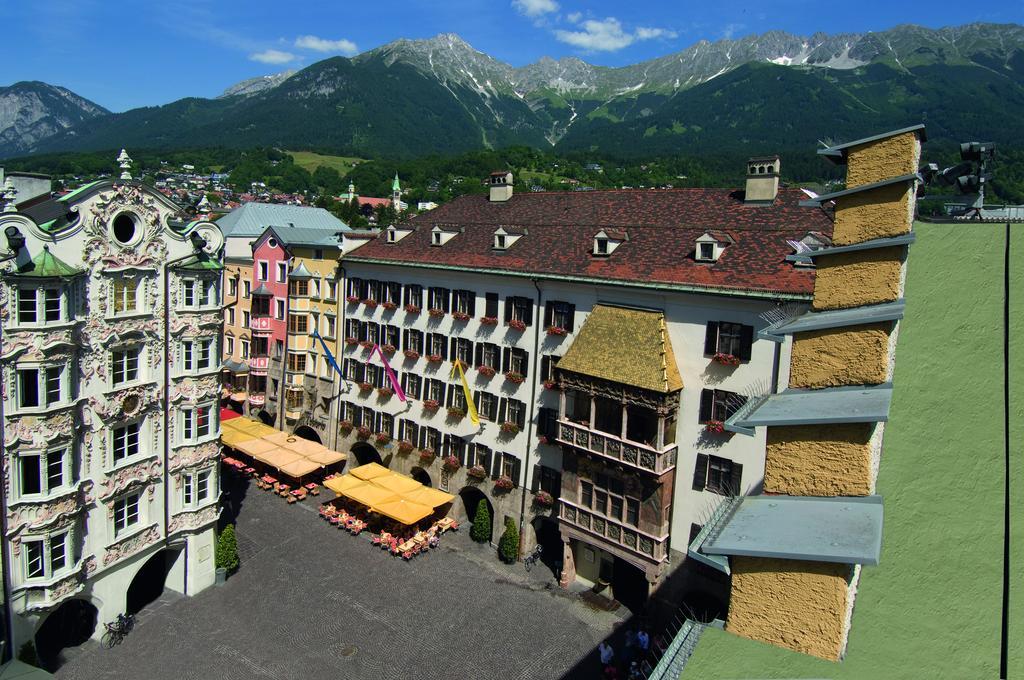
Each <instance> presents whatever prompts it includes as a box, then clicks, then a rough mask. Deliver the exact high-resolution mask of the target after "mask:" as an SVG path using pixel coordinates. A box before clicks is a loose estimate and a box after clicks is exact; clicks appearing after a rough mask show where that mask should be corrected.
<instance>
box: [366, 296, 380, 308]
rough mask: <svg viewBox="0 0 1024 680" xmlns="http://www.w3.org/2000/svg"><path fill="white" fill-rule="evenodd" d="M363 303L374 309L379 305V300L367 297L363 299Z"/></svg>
mask: <svg viewBox="0 0 1024 680" xmlns="http://www.w3.org/2000/svg"><path fill="white" fill-rule="evenodd" d="M363 304H364V305H366V307H367V309H373V308H375V307H376V306H377V301H376V300H374V299H373V298H366V299H365V300H363Z"/></svg>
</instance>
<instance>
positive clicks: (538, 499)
mask: <svg viewBox="0 0 1024 680" xmlns="http://www.w3.org/2000/svg"><path fill="white" fill-rule="evenodd" d="M533 502H534V503H536V504H537V505H540V506H542V507H545V508H550V507H551V506H552V505H554V504H555V497H554V496H552V495H551V494H549V493H548V492H547V491H538V492H537V493H536V494H534V496H533Z"/></svg>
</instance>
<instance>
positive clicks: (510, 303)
mask: <svg viewBox="0 0 1024 680" xmlns="http://www.w3.org/2000/svg"><path fill="white" fill-rule="evenodd" d="M514 306H515V298H513V297H507V298H505V323H508V322H509V321H511V320H512V308H513V307H514Z"/></svg>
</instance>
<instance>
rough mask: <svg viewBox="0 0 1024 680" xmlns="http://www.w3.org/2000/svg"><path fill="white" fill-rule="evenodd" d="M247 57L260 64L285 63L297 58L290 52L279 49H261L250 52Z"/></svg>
mask: <svg viewBox="0 0 1024 680" xmlns="http://www.w3.org/2000/svg"><path fill="white" fill-rule="evenodd" d="M249 58H250V59H252V60H253V61H258V62H260V63H261V64H287V63H289V62H293V61H295V60H296V59H298V57H296V56H295V55H294V54H292V53H291V52H282V51H281V50H263V51H262V52H255V53H253V54H250V55H249Z"/></svg>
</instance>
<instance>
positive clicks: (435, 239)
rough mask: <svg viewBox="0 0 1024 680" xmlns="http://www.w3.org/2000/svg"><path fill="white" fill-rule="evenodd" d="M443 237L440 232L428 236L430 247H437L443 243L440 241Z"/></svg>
mask: <svg viewBox="0 0 1024 680" xmlns="http://www.w3.org/2000/svg"><path fill="white" fill-rule="evenodd" d="M443 236H444V234H443V233H441V232H440V231H435V232H433V233H432V234H431V235H430V245H432V246H439V245H441V244H442V243H443V241H442V240H441V239H442V237H443Z"/></svg>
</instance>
